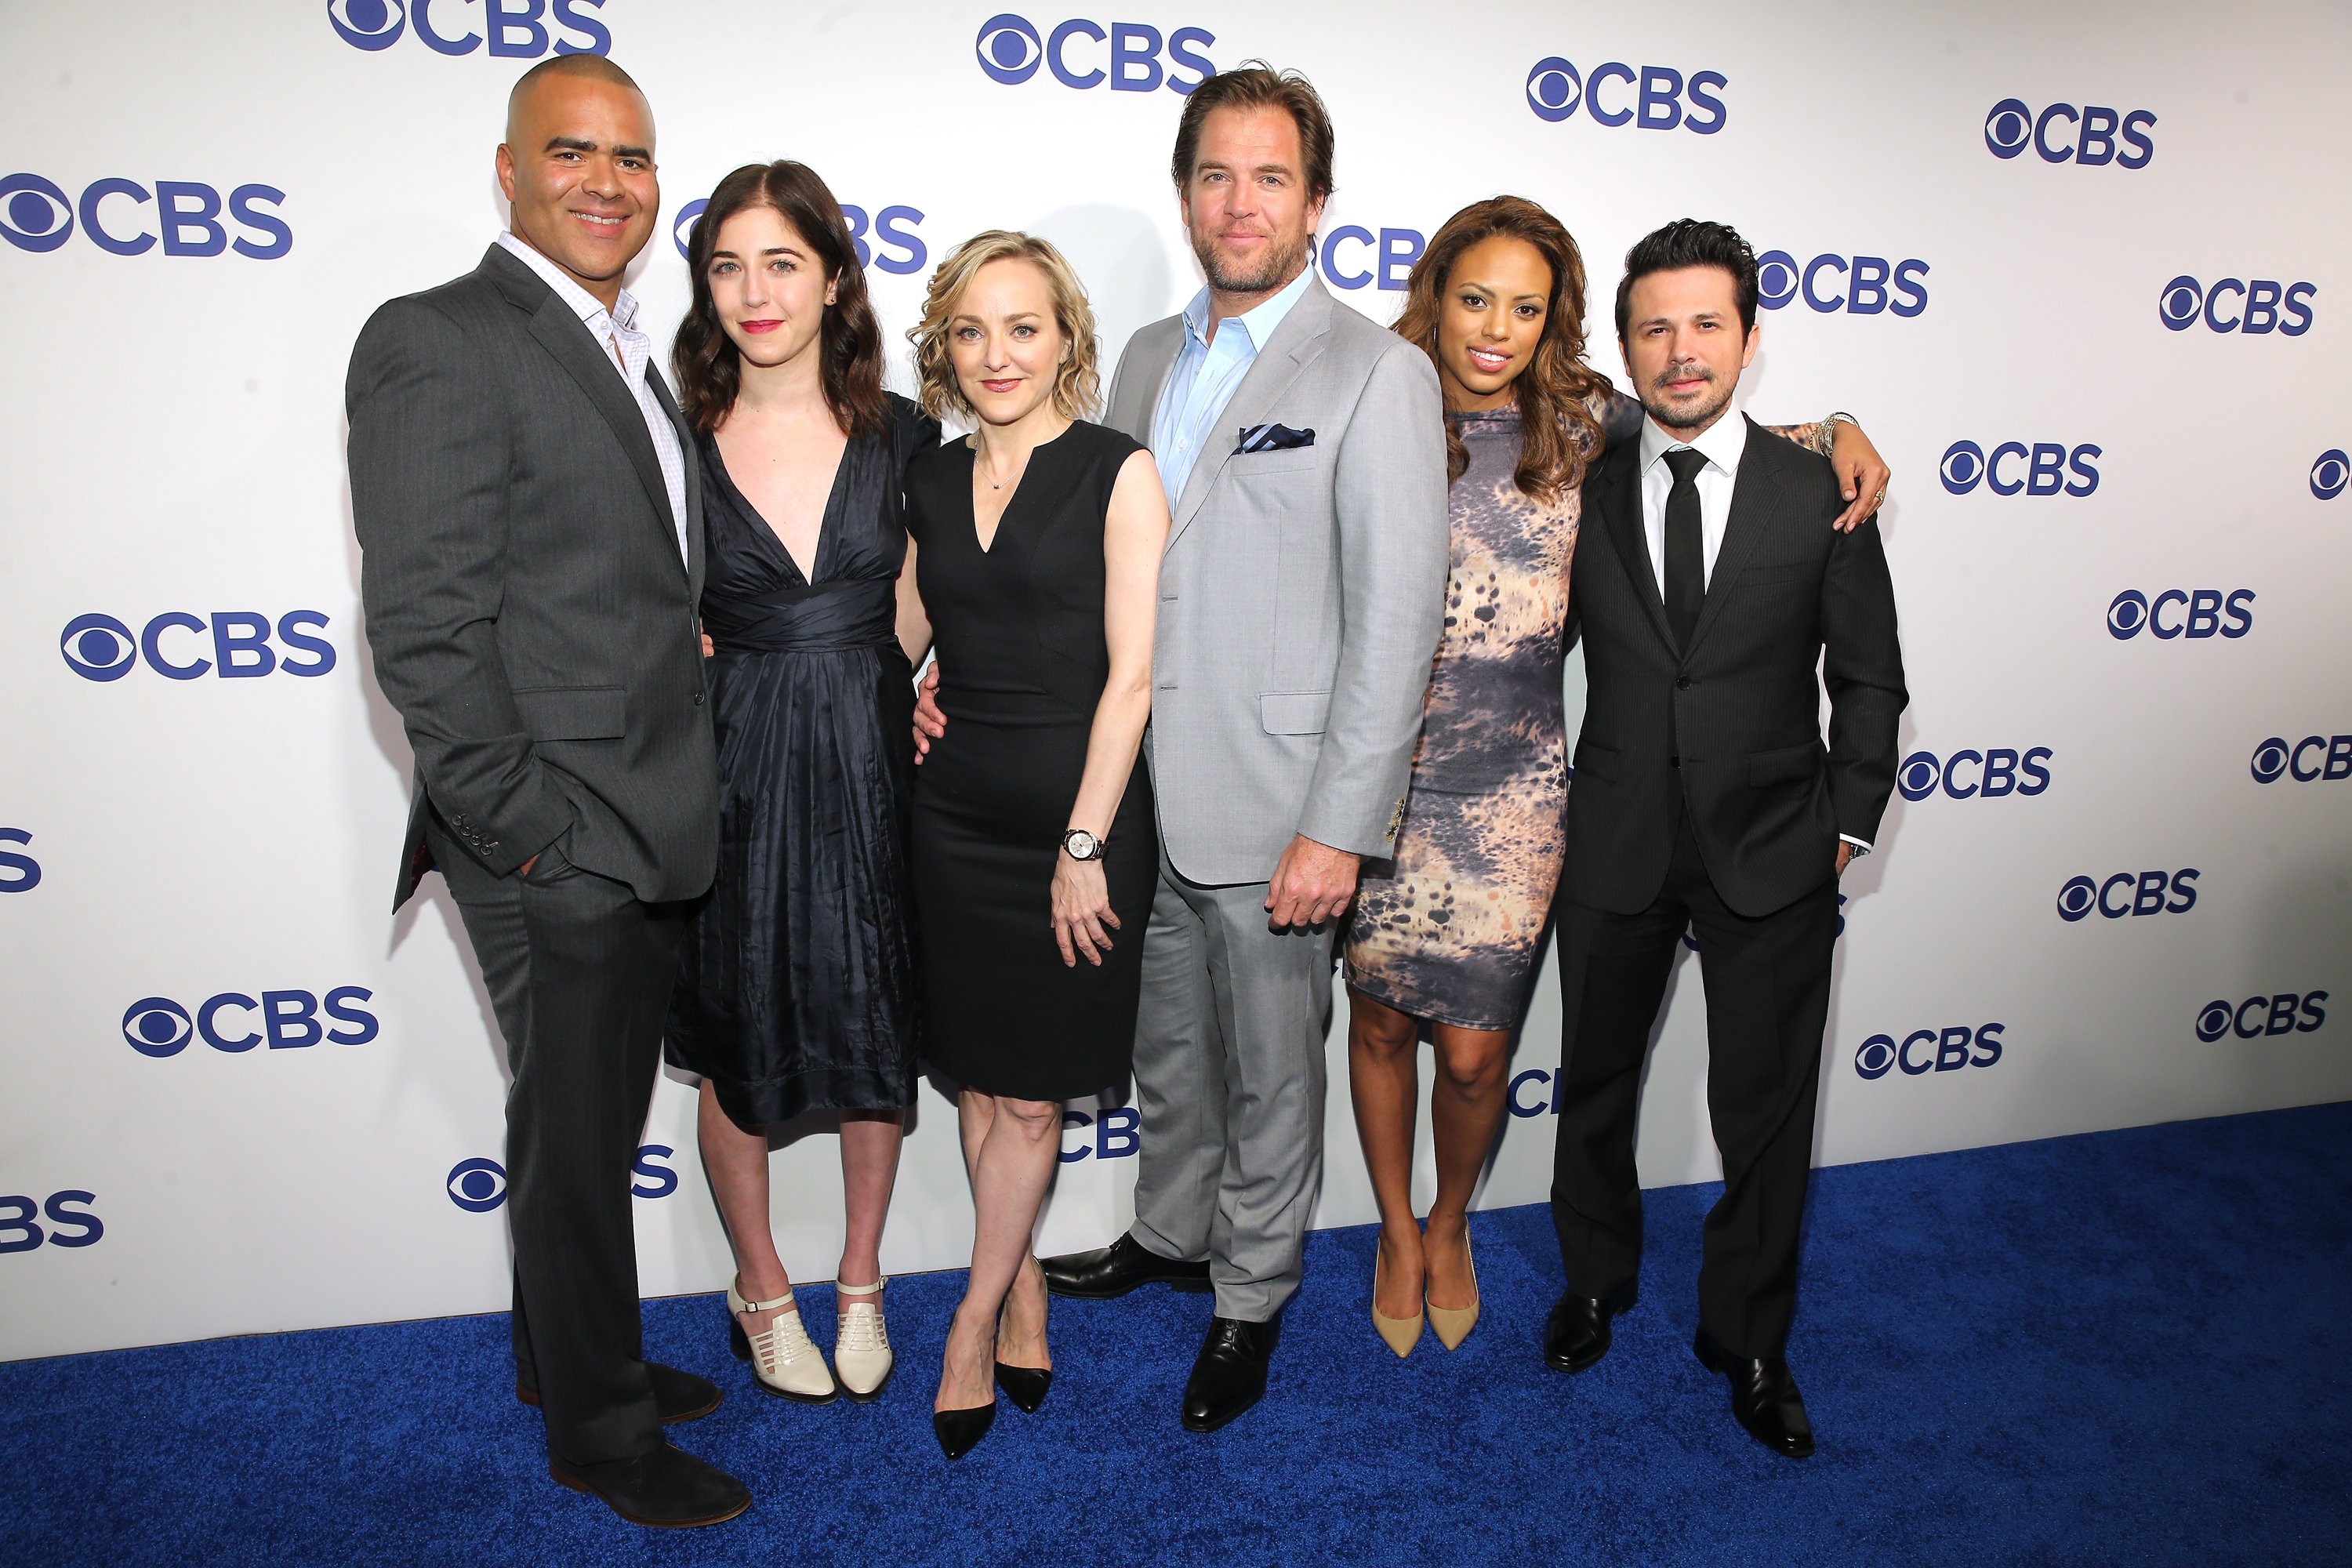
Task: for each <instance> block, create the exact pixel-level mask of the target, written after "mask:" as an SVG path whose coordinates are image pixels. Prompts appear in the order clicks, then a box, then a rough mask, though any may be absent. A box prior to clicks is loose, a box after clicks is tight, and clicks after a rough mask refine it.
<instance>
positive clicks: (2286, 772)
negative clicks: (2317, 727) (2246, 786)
mask: <svg viewBox="0 0 2352 1568" xmlns="http://www.w3.org/2000/svg"><path fill="white" fill-rule="evenodd" d="M2253 772H2254V782H2255V783H2256V784H2275V783H2277V782H2278V781H2279V780H2280V779H2281V778H2291V779H2293V780H2294V781H2295V782H2296V783H2297V784H2310V783H2311V782H2312V781H2313V780H2315V779H2326V780H2327V781H2329V782H2330V783H2333V782H2335V781H2336V780H2338V779H2345V778H2352V735H2305V737H2304V738H2303V739H2302V740H2300V741H2297V742H2295V743H2294V745H2292V746H2290V745H2288V744H2287V743H2286V741H2285V739H2284V737H2283V736H2278V735H2273V736H2272V737H2271V738H2270V739H2269V740H2267V741H2264V742H2263V743H2262V744H2261V745H2259V746H2256V747H2255V748H2254V764H2253Z"/></svg>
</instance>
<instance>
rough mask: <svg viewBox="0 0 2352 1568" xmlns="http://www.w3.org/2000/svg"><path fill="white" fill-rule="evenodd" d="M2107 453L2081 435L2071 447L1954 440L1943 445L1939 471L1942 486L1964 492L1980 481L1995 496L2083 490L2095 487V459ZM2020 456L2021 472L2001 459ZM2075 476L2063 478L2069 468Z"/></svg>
mask: <svg viewBox="0 0 2352 1568" xmlns="http://www.w3.org/2000/svg"><path fill="white" fill-rule="evenodd" d="M2105 455H2106V454H2105V453H2104V452H2103V451H2101V450H2100V449H2099V448H2098V447H2095V446H2093V445H2091V444H2090V443H2089V442H2087V441H2085V442H2084V443H2083V444H2082V445H2081V446H2079V447H2074V448H2073V449H2072V450H2071V451H2070V450H2068V448H2067V447H2065V446H2064V445H2063V444H2062V443H2060V442H2056V441H2036V442H2034V443H2033V444H2032V446H2030V447H2029V446H2027V445H2026V444H2025V443H2024V442H2022V441H2002V442H2000V443H1999V444H1998V445H1996V446H1995V447H1993V449H1992V450H1991V451H1990V453H1988V452H1987V451H1986V450H1985V449H1984V448H1983V447H1979V445H1977V444H1976V443H1975V442H1974V441H1955V442H1953V443H1952V444H1951V445H1950V446H1948V447H1945V448H1944V460H1943V463H1942V465H1941V466H1940V467H1939V468H1937V477H1938V478H1939V479H1942V480H1943V482H1944V489H1947V490H1948V491H1950V492H1951V493H1952V494H1953V495H1956V496H1964V495H1967V494H1969V492H1970V491H1971V490H1974V489H1976V488H1977V487H1978V486H1979V485H1982V486H1983V487H1984V488H1985V489H1988V490H1990V491H1991V492H1992V493H1993V494H1994V495H1997V496H2013V495H2028V496H2054V495H2070V496H2077V497H2080V496H2086V495H2089V494H2090V493H2091V492H2092V491H2094V490H2095V489H2098V488H2099V468H2098V462H2097V459H2098V458H2102V457H2105ZM2011 459H2022V460H2023V461H2024V463H2025V472H2024V473H2022V474H2020V473H2019V472H2017V470H2016V469H2014V468H2011V469H2009V470H2008V471H2007V472H2005V473H2004V472H2003V471H2002V465H2004V464H2006V463H2008V462H2010V461H2011ZM2070 469H2071V470H2072V471H2073V474H2074V477H2073V478H2072V479H2069V478H2067V473H2068V471H2069V470H2070Z"/></svg>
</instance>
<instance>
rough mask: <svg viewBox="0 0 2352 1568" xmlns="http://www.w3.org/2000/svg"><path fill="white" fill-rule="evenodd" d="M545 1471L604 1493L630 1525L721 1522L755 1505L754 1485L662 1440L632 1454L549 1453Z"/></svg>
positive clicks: (687, 1526)
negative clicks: (584, 1459) (581, 1457)
mask: <svg viewBox="0 0 2352 1568" xmlns="http://www.w3.org/2000/svg"><path fill="white" fill-rule="evenodd" d="M547 1473H548V1474H549V1475H551V1476H553V1477H554V1478H555V1479H557V1480H559V1481H561V1482H562V1483H563V1484H564V1485H565V1486H567V1487H570V1488H571V1489H572V1490H573V1491H575V1492H588V1493H591V1494H593V1495H594V1496H596V1497H599V1498H602V1499H603V1500H604V1506H605V1507H607V1508H609V1509H611V1510H613V1511H614V1513H617V1514H619V1515H620V1516H621V1517H622V1518H623V1519H625V1520H627V1521H629V1522H630V1523H631V1524H648V1525H652V1526H653V1527H655V1528H656V1529H657V1530H691V1529H693V1528H694V1527H695V1526H696V1525H698V1524H718V1523H719V1522H721V1521H725V1520H730V1519H733V1518H734V1517H735V1516H736V1515H737V1514H739V1513H741V1512H742V1511H743V1510H745V1509H747V1508H750V1507H751V1489H749V1488H747V1487H745V1486H744V1485H743V1483H742V1482H741V1481H739V1480H737V1479H735V1478H734V1477H733V1476H730V1475H729V1474H728V1473H727V1472H726V1471H724V1470H722V1469H720V1468H718V1467H717V1466H716V1465H706V1464H704V1463H703V1462H702V1461H701V1460H700V1459H698V1458H695V1457H694V1456H693V1455H691V1454H688V1453H682V1452H680V1451H679V1450H677V1449H676V1448H673V1447H670V1446H669V1445H668V1444H667V1443H664V1444H663V1445H662V1446H661V1447H658V1448H656V1449H655V1450H654V1451H653V1452H652V1453H650V1454H640V1455H638V1456H637V1457H636V1458H634V1459H606V1460H604V1461H603V1462H601V1463H598V1464H593V1465H575V1464H572V1463H571V1462H569V1461H567V1460H563V1459H559V1458H556V1457H555V1456H554V1455H552V1454H550V1455H549V1456H548V1457H547Z"/></svg>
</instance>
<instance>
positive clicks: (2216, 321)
mask: <svg viewBox="0 0 2352 1568" xmlns="http://www.w3.org/2000/svg"><path fill="white" fill-rule="evenodd" d="M2318 292H2319V285H2318V284H2316V283H2288V284H2280V283H2276V282H2273V281H2272V280H2271V279H2267V278H2257V279H2253V281H2252V282H2248V281H2246V280H2245V279H2239V278H2224V279H2221V281H2220V282H2218V283H2216V284H2214V285H2213V286H2212V287H2211V288H2210V289H2209V288H2207V287H2205V285H2203V284H2201V283H2200V282H2198V281H2197V279H2194V278H2191V277H2189V275H2188V274H2187V273H2185V272H2184V273H2182V274H2181V275H2180V276H2179V277H2178V278H2176V279H2173V280H2172V281H2171V282H2169V283H2167V284H2166V285H2165V286H2164V292H2163V293H2161V294H2159V295H2158V296H2157V301H2156V314H2157V319H2158V321H2162V322H2163V323H2164V324H2165V326H2166V328H2167V329H2168V330H2169V331H2176V332H2185V331H2188V330H2189V328H2191V327H2193V326H2195V325H2196V324H2197V323H2198V322H2200V321H2203V322H2204V323H2205V324H2206V325H2207V326H2208V327H2210V328H2211V329H2212V330H2213V331H2217V332H2242V333H2244V334H2245V335H2246V336H2248V337H2258V336H2260V335H2262V334H2263V333H2265V332H2276V333H2278V334H2279V335H2280V336H2282V337H2289V338H2299V337H2301V336H2303V334H2304V333H2305V332H2307V331H2311V297H2312V296H2313V295H2315V294H2316V293H2318ZM2233 297H2234V300H2235V301H2236V302H2234V303H2232V302H2231V300H2232V298H2233ZM2225 303H2227V304H2229V308H2230V309H2231V310H2236V311H2237V314H2236V315H2233V316H2231V317H2229V318H2227V319H2226V320H2225V319H2223V317H2222V316H2221V313H2220V312H2221V309H2222V307H2223V306H2224V304H2225Z"/></svg>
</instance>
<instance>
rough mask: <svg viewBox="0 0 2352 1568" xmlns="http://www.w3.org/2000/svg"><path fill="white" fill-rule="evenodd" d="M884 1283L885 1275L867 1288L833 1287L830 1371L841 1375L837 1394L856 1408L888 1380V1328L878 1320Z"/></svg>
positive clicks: (852, 1286)
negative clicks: (834, 1307)
mask: <svg viewBox="0 0 2352 1568" xmlns="http://www.w3.org/2000/svg"><path fill="white" fill-rule="evenodd" d="M888 1283H890V1279H889V1277H888V1276H887V1275H885V1276H884V1277H883V1278H881V1279H877V1280H876V1281H874V1283H873V1284H871V1285H844V1284H841V1283H839V1282H837V1281H836V1282H835V1285H834V1287H833V1295H834V1300H835V1302H836V1303H837V1305H838V1316H839V1321H840V1331H839V1332H838V1333H836V1334H835V1336H834V1341H833V1365H834V1370H835V1371H836V1372H838V1373H841V1392H842V1393H843V1394H846V1395H848V1396H849V1398H850V1399H851V1400H853V1401H854V1402H856V1404H859V1405H863V1404H865V1403H866V1402H867V1401H868V1400H871V1399H873V1398H875V1397H876V1396H877V1395H878V1394H880V1393H881V1392H882V1385H883V1384H886V1383H887V1382H889V1381H890V1367H891V1358H890V1329H889V1325H888V1324H887V1323H885V1322H884V1321H882V1300H881V1297H882V1287H883V1286H885V1285H887V1284H888Z"/></svg>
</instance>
